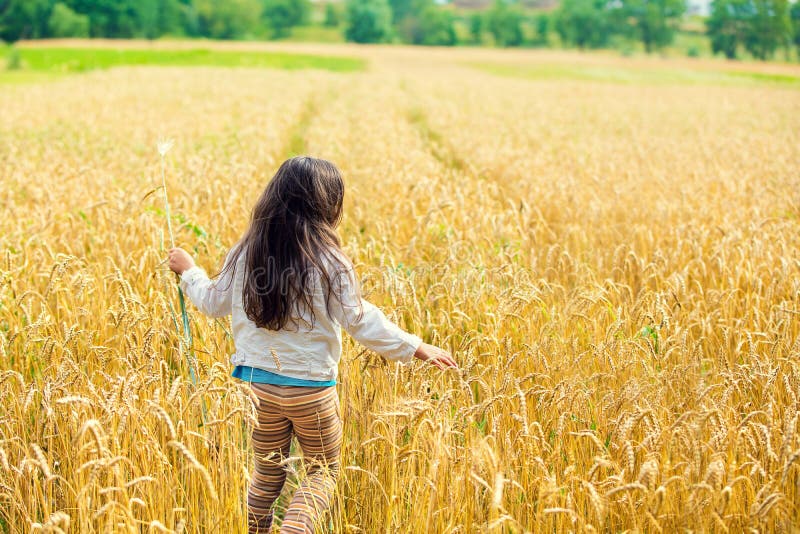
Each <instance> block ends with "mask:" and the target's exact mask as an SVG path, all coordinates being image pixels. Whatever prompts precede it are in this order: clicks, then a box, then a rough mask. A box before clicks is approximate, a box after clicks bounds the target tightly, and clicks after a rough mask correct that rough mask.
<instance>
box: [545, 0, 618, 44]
mask: <svg viewBox="0 0 800 534" xmlns="http://www.w3.org/2000/svg"><path fill="white" fill-rule="evenodd" d="M553 18H554V19H555V20H554V22H555V29H556V32H557V33H558V35H559V37H560V38H561V42H563V43H564V44H567V45H570V46H577V47H578V48H580V49H584V48H602V47H604V46H606V45H607V44H608V41H609V38H610V37H611V35H612V33H614V32H613V28H612V23H611V12H610V11H609V10H608V9H606V5H605V2H604V0H564V1H563V2H562V3H561V6H560V7H559V8H558V10H557V11H556V12H555V13H554V15H553Z"/></svg>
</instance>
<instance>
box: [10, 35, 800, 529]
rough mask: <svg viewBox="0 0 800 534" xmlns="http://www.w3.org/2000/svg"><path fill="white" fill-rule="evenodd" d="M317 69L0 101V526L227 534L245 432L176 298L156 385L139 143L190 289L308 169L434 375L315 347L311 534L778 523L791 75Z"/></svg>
mask: <svg viewBox="0 0 800 534" xmlns="http://www.w3.org/2000/svg"><path fill="white" fill-rule="evenodd" d="M296 46H298V47H299V48H300V49H302V50H305V51H308V50H311V49H312V47H305V48H304V47H301V46H299V45H296ZM326 50H330V49H326ZM333 50H334V51H335V52H336V53H341V54H348V55H358V56H361V57H364V58H365V59H366V60H367V61H368V67H367V69H366V70H364V71H363V72H356V73H333V72H325V71H318V70H298V71H284V70H270V69H247V68H242V69H225V68H204V67H196V68H180V67H164V68H150V67H128V68H115V69H111V70H106V71H94V72H89V73H85V74H80V75H71V76H65V77H61V78H58V79H56V80H53V81H48V82H44V83H30V84H15V85H6V86H2V85H0V110H1V112H0V176H1V177H2V189H0V204H1V205H2V207H3V217H2V219H0V246H1V247H2V257H1V258H0V532H7V533H17V532H202V533H205V532H209V533H211V532H242V531H243V530H244V517H245V513H244V512H245V507H244V499H245V493H246V488H247V481H248V477H249V469H250V468H251V465H252V464H251V461H252V458H251V454H252V450H251V447H250V444H249V429H250V427H251V425H252V424H253V421H254V415H253V414H254V410H253V407H252V401H251V396H250V395H249V394H248V389H247V387H246V386H244V385H242V384H241V383H239V382H237V381H236V380H234V379H232V378H230V376H229V374H230V364H229V363H228V355H229V354H230V353H231V351H232V341H231V338H230V336H229V335H228V333H227V331H228V325H227V323H226V321H213V320H210V319H206V318H204V317H203V316H201V315H200V314H199V313H198V312H197V311H196V310H194V309H192V308H191V307H190V308H189V313H190V318H191V328H192V333H193V337H194V340H193V345H192V349H193V353H194V355H195V357H196V362H197V384H196V385H195V384H193V383H192V381H191V379H190V376H189V367H188V363H187V362H189V361H192V360H191V354H189V352H188V351H187V350H186V349H185V347H183V346H182V344H181V343H182V333H181V330H180V324H179V323H180V314H179V312H178V311H177V309H178V302H177V299H178V295H177V289H176V284H175V278H174V276H172V275H171V273H169V272H168V270H167V269H166V266H165V264H164V258H165V247H168V237H167V230H166V219H165V214H164V211H163V203H162V196H161V194H162V193H161V190H160V189H158V187H159V185H160V183H161V182H160V167H159V156H158V152H157V151H156V141H157V140H158V139H160V138H164V137H170V138H173V139H174V140H175V146H174V148H173V149H172V151H171V152H169V154H168V156H167V158H166V163H167V175H166V176H167V187H168V191H169V195H170V202H171V205H172V206H171V207H172V213H173V218H172V223H173V226H174V228H175V232H176V239H177V241H178V244H179V245H182V246H184V247H185V248H187V249H189V250H193V251H194V252H195V253H196V256H197V258H198V261H199V263H200V264H201V265H202V266H204V267H205V268H206V269H207V270H208V271H209V272H214V271H215V269H217V268H218V267H219V265H220V261H221V260H222V258H223V257H224V255H225V253H226V252H227V250H228V247H230V246H231V245H232V244H233V243H235V242H236V240H237V239H238V237H239V236H240V235H241V233H242V232H243V231H244V229H245V228H246V225H247V222H248V221H247V219H248V215H249V212H250V209H251V207H252V204H253V202H254V200H255V198H256V196H257V195H258V194H259V193H260V191H261V190H262V188H263V186H264V185H265V183H266V181H267V180H268V179H269V177H270V176H271V175H272V173H273V172H274V171H275V170H276V168H277V166H278V165H279V164H280V162H281V161H283V159H285V158H286V157H287V156H289V155H291V154H296V153H308V154H312V155H315V156H318V157H323V158H328V159H331V160H333V161H334V162H335V163H336V164H337V165H338V166H339V167H340V168H341V169H342V171H343V174H344V176H345V182H346V187H347V191H346V202H345V217H344V220H343V223H342V225H341V227H340V235H341V237H342V240H343V243H344V246H345V249H346V251H347V252H348V254H350V256H351V257H352V258H353V261H354V263H355V264H356V267H357V270H358V272H359V274H360V276H361V278H362V284H363V289H364V293H365V294H366V295H367V297H368V298H369V299H370V300H371V301H372V302H374V303H375V304H377V305H379V306H380V307H382V308H383V309H384V310H385V311H386V312H387V314H388V315H390V316H391V317H393V318H394V319H395V320H396V321H398V323H399V324H401V325H403V326H404V327H405V328H407V329H408V330H410V331H411V332H414V333H416V334H418V335H420V336H422V337H424V338H425V339H426V341H430V342H432V343H437V344H442V345H443V346H446V347H448V348H449V349H451V350H452V351H453V353H454V354H455V357H456V359H457V360H458V361H459V363H460V366H461V370H460V371H459V372H440V371H438V370H436V369H434V368H433V367H428V366H425V365H424V364H420V363H418V362H416V363H414V364H411V365H409V366H395V365H389V364H386V363H384V362H383V361H382V360H381V359H380V357H378V356H377V355H375V354H372V353H369V352H364V351H362V349H361V348H360V347H358V346H357V345H356V344H355V343H354V342H353V341H352V340H346V342H345V348H344V355H343V358H342V361H341V364H340V383H339V385H338V391H339V395H340V398H341V401H342V415H343V419H344V432H345V436H344V445H343V453H342V465H343V471H342V476H341V479H340V481H339V485H338V488H337V493H336V499H335V505H334V508H333V511H332V514H331V517H330V520H329V525H330V529H331V531H333V532H337V533H338V532H342V533H348V532H353V533H355V532H364V533H395V532H403V533H428V532H430V533H440V532H441V533H471V532H489V533H511V532H520V533H521V532H546V533H552V532H558V533H561V532H622V531H634V532H675V531H686V530H691V531H698V532H728V531H730V532H742V531H759V532H798V531H800V527H798V525H800V428H799V427H798V417H800V415H799V414H800V322H799V321H800V254H799V253H798V248H800V232H798V231H799V230H800V192H799V191H798V186H799V185H800V90H798V86H797V85H792V84H787V83H780V82H771V81H770V80H769V78H770V76H773V75H774V76H778V74H774V73H773V72H772V71H771V70H770V69H773V70H777V72H779V73H783V74H781V75H784V74H785V73H786V72H790V73H793V74H797V73H798V69H797V68H796V67H789V66H772V67H770V66H754V65H749V66H748V65H743V66H724V64H722V63H715V62H713V61H706V62H704V63H703V62H689V61H685V60H662V59H653V60H637V59H622V58H615V57H613V56H606V55H601V54H598V55H579V54H571V53H566V52H562V53H556V52H536V51H527V52H515V53H512V52H501V51H479V50H471V51H470V50H455V51H435V50H424V49H422V50H421V49H409V48H399V47H398V48H387V47H374V48H369V47H364V48H357V47H340V48H337V49H333ZM567 63H568V64H571V65H579V66H580V68H582V69H590V70H584V71H583V72H588V73H589V74H590V76H585V77H581V76H572V77H570V76H568V75H566V74H564V73H563V72H561V71H558V70H556V71H554V72H553V73H551V74H547V72H549V71H546V69H555V68H556V67H558V66H559V65H563V64H567ZM489 64H491V65H494V67H487V65H489ZM500 67H502V68H505V69H506V71H507V72H505V73H503V72H500V71H498V70H497V69H499V68H500ZM723 68H724V69H727V70H726V71H725V72H728V73H729V74H726V75H725V76H727V77H724V79H723V78H720V77H719V76H718V73H717V71H719V70H721V69H723ZM543 69H545V70H543ZM614 69H616V70H614ZM748 69H750V71H752V72H753V73H754V74H753V76H752V77H747V72H750V71H748ZM598 72H599V73H600V75H598V74H597V73H598ZM608 72H612V73H616V74H614V75H613V76H611V79H604V77H605V74H604V73H608ZM620 72H622V73H623V74H625V76H627V78H626V77H624V76H621V75H620ZM509 73H510V75H509ZM515 73H516V74H515ZM526 73H527V74H526ZM530 73H534V74H530ZM535 73H539V74H540V75H536V74H535ZM542 73H544V74H542ZM676 73H677V74H676ZM715 73H717V74H715ZM737 73H738V74H737ZM742 73H744V74H745V75H742ZM297 454H298V455H299V452H298V453H297ZM290 469H291V471H292V473H294V474H296V475H297V476H302V469H303V468H302V463H300V462H297V461H296V460H293V461H292V462H291V463H290ZM292 478H293V479H294V478H295V477H294V475H293V476H292Z"/></svg>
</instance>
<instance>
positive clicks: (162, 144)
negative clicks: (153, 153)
mask: <svg viewBox="0 0 800 534" xmlns="http://www.w3.org/2000/svg"><path fill="white" fill-rule="evenodd" d="M174 144H175V141H173V140H172V139H161V140H160V141H158V143H157V144H156V146H157V147H158V153H159V154H161V157H164V156H165V155H166V154H167V152H169V149H170V148H172V146H173V145H174Z"/></svg>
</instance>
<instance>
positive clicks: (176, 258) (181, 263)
mask: <svg viewBox="0 0 800 534" xmlns="http://www.w3.org/2000/svg"><path fill="white" fill-rule="evenodd" d="M192 267H194V260H193V259H192V257H191V256H190V255H189V253H188V252H186V251H185V250H183V249H182V248H171V249H169V268H170V269H172V271H173V272H175V273H177V274H183V271H185V270H187V269H191V268H192Z"/></svg>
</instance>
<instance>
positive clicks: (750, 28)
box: [744, 0, 791, 60]
mask: <svg viewBox="0 0 800 534" xmlns="http://www.w3.org/2000/svg"><path fill="white" fill-rule="evenodd" d="M749 4H750V6H751V8H750V10H751V13H752V15H751V16H750V17H748V19H747V25H746V30H745V35H744V46H745V48H746V49H747V51H748V52H750V53H751V54H753V57H755V58H757V59H761V60H766V59H769V58H771V57H772V56H773V55H774V54H775V50H777V49H778V47H779V46H782V45H786V44H787V43H788V41H789V37H790V35H791V22H790V20H789V4H788V3H787V1H786V0H751V1H750V2H749Z"/></svg>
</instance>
